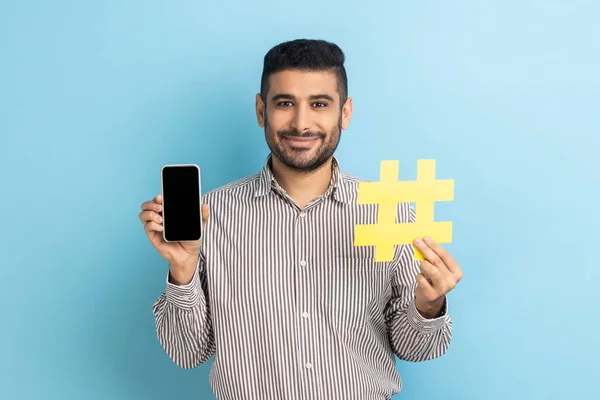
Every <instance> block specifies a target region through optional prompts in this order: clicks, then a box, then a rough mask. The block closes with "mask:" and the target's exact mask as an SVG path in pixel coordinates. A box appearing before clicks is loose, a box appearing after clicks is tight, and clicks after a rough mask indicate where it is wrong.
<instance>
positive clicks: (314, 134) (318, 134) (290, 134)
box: [277, 129, 326, 139]
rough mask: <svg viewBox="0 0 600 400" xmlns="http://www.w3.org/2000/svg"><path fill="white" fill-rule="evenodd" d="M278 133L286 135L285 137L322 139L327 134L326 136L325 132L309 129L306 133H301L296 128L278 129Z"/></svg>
mask: <svg viewBox="0 0 600 400" xmlns="http://www.w3.org/2000/svg"><path fill="white" fill-rule="evenodd" d="M277 134H278V135H279V136H285V137H301V138H308V137H317V138H321V139H325V136H326V135H325V133H324V132H313V131H308V132H305V133H300V132H298V131H297V130H295V129H286V130H281V131H277Z"/></svg>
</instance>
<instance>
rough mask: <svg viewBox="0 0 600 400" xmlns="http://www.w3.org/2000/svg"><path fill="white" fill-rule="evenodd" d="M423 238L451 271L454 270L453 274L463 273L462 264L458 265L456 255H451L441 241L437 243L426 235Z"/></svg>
mask: <svg viewBox="0 0 600 400" xmlns="http://www.w3.org/2000/svg"><path fill="white" fill-rule="evenodd" d="M423 240H424V242H425V243H426V244H427V246H429V248H431V249H432V250H433V251H434V252H435V254H437V255H438V257H440V259H441V260H442V262H443V263H444V265H445V266H446V268H448V270H450V272H452V273H453V274H457V273H461V271H460V266H459V265H458V263H457V262H456V260H455V259H454V257H452V255H450V253H449V252H448V250H446V249H445V248H443V247H442V246H441V245H440V244H439V243H437V242H436V241H435V240H433V239H432V238H430V237H429V236H425V237H424V238H423ZM461 274H462V273H461Z"/></svg>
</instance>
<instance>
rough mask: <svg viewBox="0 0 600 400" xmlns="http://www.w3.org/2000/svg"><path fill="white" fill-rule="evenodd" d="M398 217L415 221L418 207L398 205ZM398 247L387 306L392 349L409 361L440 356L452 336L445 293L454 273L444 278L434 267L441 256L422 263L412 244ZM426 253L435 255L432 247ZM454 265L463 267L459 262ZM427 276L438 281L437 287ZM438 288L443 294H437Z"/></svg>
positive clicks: (386, 311) (404, 221) (386, 313)
mask: <svg viewBox="0 0 600 400" xmlns="http://www.w3.org/2000/svg"><path fill="white" fill-rule="evenodd" d="M398 221H399V222H402V223H413V222H414V221H415V211H414V209H413V208H412V207H411V206H410V204H409V203H401V204H399V205H398ZM423 245H425V244H421V245H420V247H422V246H423ZM425 246H428V245H425ZM396 250H397V253H396V257H395V261H394V263H393V266H392V267H393V274H392V282H391V287H392V296H391V299H390V301H389V302H388V304H387V307H386V310H385V317H386V321H387V327H388V336H389V339H390V344H391V346H392V349H393V351H394V353H395V354H396V355H397V356H398V357H399V358H400V359H402V360H406V361H414V362H418V361H425V360H431V359H434V358H437V357H440V356H442V355H443V354H445V353H446V351H447V350H448V348H449V346H450V340H451V338H452V319H451V318H450V316H449V314H448V298H447V296H446V293H447V291H448V290H449V289H451V288H450V287H449V286H448V285H447V284H448V282H447V280H449V281H450V283H452V282H451V281H452V279H454V278H455V277H450V279H447V280H442V278H448V277H447V276H445V275H442V274H438V273H437V272H436V271H433V269H434V268H437V267H436V265H439V266H442V264H440V263H439V262H438V261H441V259H439V258H436V263H435V264H436V265H433V264H430V263H429V262H428V263H426V264H425V265H423V264H421V261H418V260H415V259H414V257H413V254H414V253H413V246H412V245H403V246H397V248H396ZM426 254H427V255H428V256H429V258H432V259H433V258H434V257H433V256H432V251H431V249H427V252H426ZM445 258H447V259H448V260H450V259H451V257H450V255H447V257H445ZM451 261H454V260H453V259H452V260H451ZM453 267H454V265H453ZM455 269H457V270H460V268H459V267H458V265H456V266H455ZM440 271H442V269H440ZM459 272H460V271H459ZM428 273H429V274H428ZM428 275H431V276H428ZM434 278H435V279H434ZM427 279H432V280H433V281H435V283H436V285H435V287H434V286H433V285H430V284H429V282H428V281H427ZM458 279H460V278H458ZM419 285H420V288H419V289H417V286H419ZM442 286H448V287H442ZM417 291H418V296H417ZM436 292H437V293H438V294H440V293H441V295H439V296H438V295H437V294H436ZM424 293H425V294H426V295H424ZM417 298H418V299H417ZM434 298H435V300H432V299H434ZM426 300H431V301H426Z"/></svg>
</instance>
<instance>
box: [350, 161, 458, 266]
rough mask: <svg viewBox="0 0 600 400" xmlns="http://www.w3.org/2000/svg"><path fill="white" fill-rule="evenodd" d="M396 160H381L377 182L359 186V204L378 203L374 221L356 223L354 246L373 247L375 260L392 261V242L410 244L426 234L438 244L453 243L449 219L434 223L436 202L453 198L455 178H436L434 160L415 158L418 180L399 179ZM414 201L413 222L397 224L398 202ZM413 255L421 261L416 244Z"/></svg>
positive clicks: (363, 183) (394, 243)
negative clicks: (414, 215)
mask: <svg viewBox="0 0 600 400" xmlns="http://www.w3.org/2000/svg"><path fill="white" fill-rule="evenodd" d="M399 164H400V163H399V161H382V162H381V170H380V179H379V180H380V181H379V182H361V183H359V185H358V203H359V204H377V205H378V207H377V223H376V224H369V225H356V227H355V231H354V245H355V246H375V261H392V260H393V258H394V248H395V245H399V244H412V243H413V240H414V239H415V238H417V237H421V238H422V237H423V236H429V237H431V238H432V239H433V240H435V241H436V242H438V243H450V242H452V222H434V219H433V211H434V204H435V202H436V201H452V200H454V180H452V179H446V180H436V179H435V160H418V161H417V179H416V180H414V181H399V180H398V172H399ZM402 202H409V203H415V213H416V217H415V221H414V223H408V222H407V223H397V222H396V215H397V206H398V203H402ZM414 258H415V259H416V260H423V254H421V252H420V251H419V250H418V249H417V248H416V247H415V248H414Z"/></svg>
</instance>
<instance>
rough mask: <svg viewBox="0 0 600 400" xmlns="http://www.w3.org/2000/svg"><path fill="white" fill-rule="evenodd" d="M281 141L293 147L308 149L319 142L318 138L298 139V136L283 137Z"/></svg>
mask: <svg viewBox="0 0 600 400" xmlns="http://www.w3.org/2000/svg"><path fill="white" fill-rule="evenodd" d="M282 139H283V140H285V141H287V142H288V143H289V144H290V145H292V146H294V147H310V146H312V145H313V144H314V143H316V142H317V141H318V140H319V137H318V136H310V137H298V136H283V138H282Z"/></svg>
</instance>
